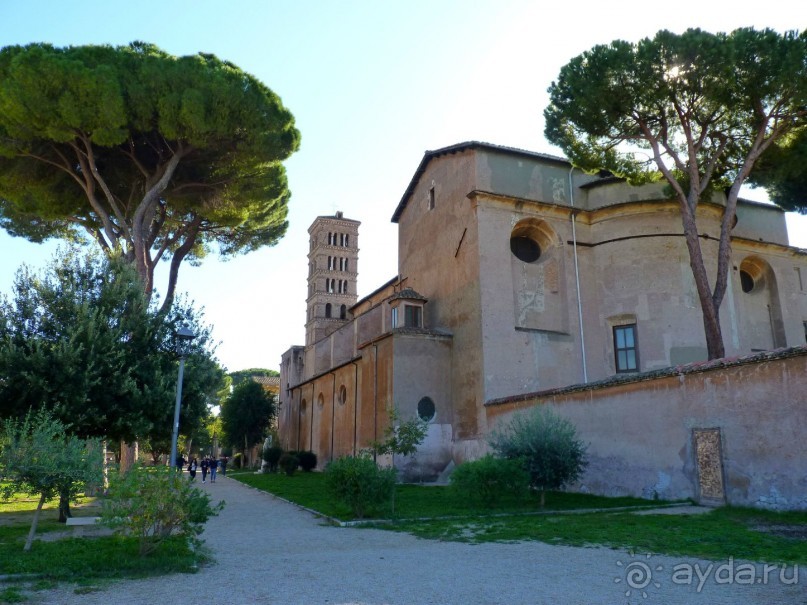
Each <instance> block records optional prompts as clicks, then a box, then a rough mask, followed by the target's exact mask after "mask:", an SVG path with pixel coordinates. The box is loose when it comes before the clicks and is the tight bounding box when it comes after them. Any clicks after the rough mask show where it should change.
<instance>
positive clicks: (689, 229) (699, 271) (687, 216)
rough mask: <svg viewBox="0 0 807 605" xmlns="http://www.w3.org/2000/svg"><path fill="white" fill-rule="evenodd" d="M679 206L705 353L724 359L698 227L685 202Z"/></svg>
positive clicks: (719, 258) (718, 320)
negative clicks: (700, 319)
mask: <svg viewBox="0 0 807 605" xmlns="http://www.w3.org/2000/svg"><path fill="white" fill-rule="evenodd" d="M679 201H680V202H681V203H680V206H681V214H682V222H683V226H684V239H685V241H686V245H687V250H688V251H689V266H690V268H691V269H692V276H693V278H694V279H695V286H696V287H697V290H698V300H699V301H700V306H701V314H702V317H703V329H704V335H705V337H706V351H707V354H708V357H709V359H710V360H711V359H720V358H721V357H725V356H726V353H725V347H724V345H723V333H722V331H721V329H720V303H719V302H718V303H717V304H715V300H714V298H713V296H712V288H711V286H710V285H709V276H708V275H707V273H706V265H705V263H704V261H703V251H702V249H701V243H700V240H699V235H698V227H697V225H696V223H695V216H694V212H693V211H691V210H690V207H689V204H687V202H686V200H679ZM721 262H726V263H727V262H728V257H725V258H723V257H720V256H719V257H718V265H719V264H720V263H721Z"/></svg>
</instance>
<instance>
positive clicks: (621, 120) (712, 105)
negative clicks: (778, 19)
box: [544, 28, 807, 359]
mask: <svg viewBox="0 0 807 605" xmlns="http://www.w3.org/2000/svg"><path fill="white" fill-rule="evenodd" d="M549 94H550V104H549V106H548V107H547V108H546V110H545V111H544V116H545V118H546V130H545V134H546V137H547V139H549V141H550V142H552V143H554V144H556V145H558V146H559V147H560V148H561V149H563V151H564V152H565V153H566V154H567V155H568V157H569V158H570V160H571V161H572V163H573V164H574V165H576V166H578V167H580V168H582V169H584V170H590V171H596V170H600V169H605V170H608V171H610V172H612V173H613V174H615V175H617V176H620V177H624V178H626V179H628V181H630V182H632V183H639V182H647V181H650V180H656V179H659V178H663V179H664V180H666V182H667V183H668V184H669V186H670V188H671V189H672V195H673V196H674V197H675V199H677V200H678V205H679V208H680V211H681V218H682V222H683V227H684V236H685V239H686V245H687V249H688V251H689V258H690V267H691V268H692V273H693V275H694V277H695V284H696V286H697V290H698V296H699V299H700V304H701V309H702V311H703V324H704V329H705V332H706V344H707V349H708V354H709V359H715V358H719V357H723V356H724V354H725V349H724V345H723V336H722V333H721V329H720V305H721V303H722V302H723V297H724V295H725V292H726V287H727V279H728V275H729V261H730V255H731V246H730V235H731V229H732V227H733V226H734V222H735V217H736V208H737V199H738V196H739V193H740V187H741V186H742V185H743V183H744V182H746V180H747V179H748V176H749V174H750V173H751V170H752V168H753V166H754V164H755V162H756V161H757V160H758V159H759V158H760V156H761V155H762V154H763V152H765V150H767V149H768V148H769V147H771V146H772V145H773V144H774V143H776V142H777V141H780V140H784V138H785V137H789V136H794V135H795V134H797V133H798V132H801V131H803V130H804V129H805V128H807V32H805V33H802V34H799V33H798V32H788V33H785V34H779V33H776V32H774V31H772V30H763V31H757V30H754V29H750V28H745V29H738V30H735V31H733V32H732V33H730V34H723V33H721V34H710V33H707V32H703V31H701V30H698V29H690V30H687V31H686V32H685V33H683V34H681V35H677V34H673V33H671V32H668V31H661V32H659V33H658V34H656V36H655V37H654V38H647V39H644V40H641V41H640V42H638V43H636V44H631V43H628V42H624V41H620V40H617V41H614V42H612V43H611V44H610V45H607V46H606V45H603V46H596V47H594V48H592V49H591V50H590V51H587V52H585V53H583V54H582V55H580V56H578V57H576V58H574V59H572V60H571V61H570V62H569V63H568V64H567V65H565V66H564V67H563V68H562V69H561V72H560V75H559V76H558V80H557V82H553V83H552V85H551V86H550V88H549ZM637 151H640V152H643V153H644V152H646V153H647V154H648V155H649V156H650V157H652V160H649V161H644V160H642V159H641V158H637V153H636V152H637ZM719 189H727V191H728V192H727V194H726V204H725V208H724V211H723V217H722V221H721V229H720V238H719V244H718V251H717V263H716V266H715V267H707V263H706V262H705V260H704V256H703V252H702V250H701V243H700V235H701V234H700V232H699V230H698V223H697V219H696V217H697V210H698V206H699V204H700V203H701V201H702V200H705V199H706V200H708V199H710V197H711V194H712V193H713V192H715V191H717V190H719ZM710 270H711V271H713V274H712V275H713V277H712V278H711V279H710Z"/></svg>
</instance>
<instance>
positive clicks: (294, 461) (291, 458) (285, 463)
mask: <svg viewBox="0 0 807 605" xmlns="http://www.w3.org/2000/svg"><path fill="white" fill-rule="evenodd" d="M278 465H279V466H280V468H281V469H283V472H284V473H286V475H287V476H288V477H291V476H292V475H293V474H294V471H296V470H297V467H298V466H300V460H299V459H298V458H297V455H296V453H292V452H286V453H285V454H283V455H282V456H281V457H280V460H278Z"/></svg>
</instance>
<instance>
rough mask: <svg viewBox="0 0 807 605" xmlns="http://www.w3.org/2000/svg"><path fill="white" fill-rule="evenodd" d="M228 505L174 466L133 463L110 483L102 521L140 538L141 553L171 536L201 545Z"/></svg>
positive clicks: (147, 552)
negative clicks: (213, 520)
mask: <svg viewBox="0 0 807 605" xmlns="http://www.w3.org/2000/svg"><path fill="white" fill-rule="evenodd" d="M223 507H224V502H223V501H222V502H219V503H218V504H216V505H215V506H214V505H211V503H210V496H208V495H207V493H206V492H203V491H201V490H199V489H196V487H195V486H194V485H193V484H192V483H191V482H190V481H188V480H187V479H184V478H183V476H182V474H181V473H178V472H176V471H175V470H174V469H173V468H171V467H150V468H144V467H141V466H133V467H132V468H131V469H129V471H128V472H127V473H123V474H120V475H117V476H116V477H115V478H113V480H112V481H111V483H110V487H109V495H108V497H107V498H106V499H105V500H104V502H103V509H102V513H101V522H102V523H103V524H104V525H106V526H108V527H111V528H113V529H114V530H115V531H117V532H119V533H124V534H126V535H131V536H135V537H137V539H138V540H139V542H140V555H141V556H145V555H148V554H149V553H151V552H153V551H154V550H155V549H156V548H157V547H158V546H159V544H160V543H161V542H162V541H163V540H165V539H166V538H168V537H169V536H171V535H177V536H182V537H183V538H184V539H185V540H186V541H187V542H188V543H189V545H198V543H199V540H198V538H197V536H198V535H199V534H200V533H202V529H203V526H204V524H205V523H206V522H207V520H208V519H209V518H210V517H212V516H215V515H217V514H218V513H219V511H221V509H222V508H223Z"/></svg>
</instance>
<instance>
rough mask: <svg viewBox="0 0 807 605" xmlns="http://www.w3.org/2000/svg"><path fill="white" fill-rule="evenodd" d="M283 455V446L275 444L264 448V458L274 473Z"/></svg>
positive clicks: (270, 470)
mask: <svg viewBox="0 0 807 605" xmlns="http://www.w3.org/2000/svg"><path fill="white" fill-rule="evenodd" d="M282 455H283V448H282V447H280V446H277V445H273V446H272V447H268V448H266V449H265V450H263V459H264V460H265V461H266V464H267V465H268V466H269V472H270V473H274V472H275V471H276V470H277V465H278V462H280V457H281V456H282Z"/></svg>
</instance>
